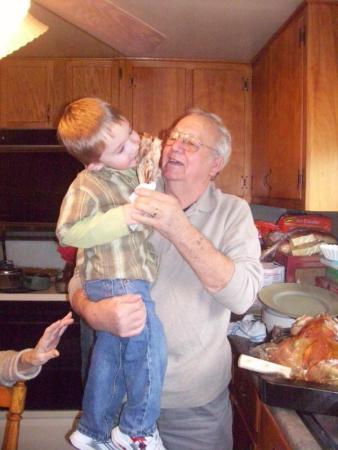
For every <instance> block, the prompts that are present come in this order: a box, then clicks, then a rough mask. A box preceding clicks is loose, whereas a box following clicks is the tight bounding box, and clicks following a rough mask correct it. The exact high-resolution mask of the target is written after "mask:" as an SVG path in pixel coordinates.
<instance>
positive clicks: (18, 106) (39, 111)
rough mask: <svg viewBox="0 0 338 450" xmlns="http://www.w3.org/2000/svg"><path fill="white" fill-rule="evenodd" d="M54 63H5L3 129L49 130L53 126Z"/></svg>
mask: <svg viewBox="0 0 338 450" xmlns="http://www.w3.org/2000/svg"><path fill="white" fill-rule="evenodd" d="M52 85H53V61H50V60H45V59H44V60H7V61H3V62H2V63H1V95H0V97H1V121H0V122H1V126H2V127H4V128H47V127H51V126H52V123H53V102H52V98H53V97H52Z"/></svg>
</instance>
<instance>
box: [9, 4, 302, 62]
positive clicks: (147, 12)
mask: <svg viewBox="0 0 338 450" xmlns="http://www.w3.org/2000/svg"><path fill="white" fill-rule="evenodd" d="M53 2H54V5H55V7H56V8H59V9H58V10H57V11H58V14H55V13H53V12H51V10H53ZM100 2H101V3H100ZM301 3H302V0H166V1H164V0H95V1H94V0H34V1H32V6H31V9H30V13H31V14H32V15H33V16H34V17H35V18H37V19H39V20H40V21H42V22H43V23H45V24H46V25H48V26H49V30H48V31H47V32H46V33H45V34H44V35H42V36H41V37H39V38H38V39H36V40H35V41H33V42H31V43H30V44H29V45H27V46H26V47H23V48H21V49H19V50H18V51H17V52H14V53H13V54H12V55H13V56H20V57H54V58H55V57H85V58H92V57H104V58H105V57H114V56H119V55H120V56H133V57H155V58H156V57H158V58H184V59H191V58H192V59H194V58H197V59H222V60H225V61H232V62H249V61H251V59H252V58H253V57H254V56H255V55H256V54H257V52H258V51H259V50H260V48H262V46H263V45H264V44H265V43H266V41H267V40H268V39H269V37H271V36H272V34H273V33H274V32H275V31H276V30H277V29H278V28H279V26H280V25H281V24H282V23H283V22H284V21H285V20H286V19H287V18H288V17H289V16H290V15H291V14H292V13H293V11H294V10H295V9H296V8H297V7H298V5H300V4H301ZM42 5H44V6H42ZM47 5H48V9H47ZM70 5H71V8H72V10H73V13H74V14H73V17H74V18H73V17H72V16H71V14H69V11H68V16H67V15H66V14H64V11H63V9H62V8H63V6H64V9H65V8H66V7H68V9H69V7H70ZM85 5H87V6H88V7H90V8H92V9H91V11H90V12H89V11H87V10H86V9H85V8H86V6H85ZM101 6H102V8H100V7H101ZM109 7H111V9H112V8H114V11H115V13H116V11H118V12H119V14H122V15H123V14H125V16H126V17H128V18H129V19H133V20H134V24H133V25H132V27H133V29H132V30H131V31H130V32H129V33H128V29H127V27H125V29H122V28H121V29H119V28H118V27H117V25H121V24H122V25H124V22H123V21H121V23H119V24H114V22H113V21H112V20H111V19H110V18H109V15H108V14H106V8H109ZM115 7H118V9H116V8H115ZM101 9H102V11H101ZM55 10H56V9H54V11H55ZM112 12H113V11H112ZM126 13H128V15H127V14H126ZM62 17H63V18H62ZM65 18H66V19H65ZM89 18H90V21H89V22H87V23H86V22H84V24H83V25H81V19H85V20H88V19H89ZM135 19H136V21H135ZM88 24H89V25H90V26H89V25H88ZM113 24H114V26H113ZM138 26H140V27H141V30H142V26H143V28H144V30H145V32H146V31H148V30H150V34H149V35H147V34H146V33H142V31H141V32H140V34H139V37H140V40H141V41H143V42H144V43H146V41H147V40H148V39H149V38H150V37H154V36H155V38H158V39H157V40H156V39H155V41H153V42H152V44H151V45H149V46H147V45H144V46H143V48H142V45H136V44H139V40H138V39H137V38H135V37H134V36H133V37H132V39H129V40H131V44H133V42H134V44H135V45H134V47H133V46H132V48H128V47H127V48H126V46H124V45H123V44H124V43H125V42H126V41H128V38H129V37H130V36H131V35H132V34H133V31H134V30H135V27H136V28H138ZM97 30H99V31H100V32H101V31H103V33H96V31H97ZM129 30H130V29H129ZM123 32H124V33H125V35H124V36H123ZM148 36H149V37H148ZM140 47H141V48H140ZM147 47H148V48H147Z"/></svg>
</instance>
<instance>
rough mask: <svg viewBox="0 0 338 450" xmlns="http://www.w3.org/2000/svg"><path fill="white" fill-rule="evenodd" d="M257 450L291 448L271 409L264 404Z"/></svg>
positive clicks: (288, 449) (285, 449)
mask: <svg viewBox="0 0 338 450" xmlns="http://www.w3.org/2000/svg"><path fill="white" fill-rule="evenodd" d="M257 450H291V448H290V446H289V444H288V443H287V441H286V439H285V437H284V436H283V433H282V432H281V430H280V429H279V427H278V425H277V423H276V421H275V419H274V417H273V415H272V414H271V412H270V411H269V409H268V408H267V407H266V406H265V405H263V404H262V408H261V418H260V432H259V433H258V435H257Z"/></svg>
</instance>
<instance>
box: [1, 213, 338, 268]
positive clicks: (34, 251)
mask: <svg viewBox="0 0 338 450" xmlns="http://www.w3.org/2000/svg"><path fill="white" fill-rule="evenodd" d="M250 206H251V211H252V214H253V216H254V218H255V219H256V220H266V221H269V222H273V223H275V222H276V221H277V220H278V218H279V217H280V216H281V215H282V214H284V213H286V212H288V211H287V210H286V209H283V208H273V207H270V206H263V205H250ZM289 212H291V211H289ZM321 214H325V215H327V216H329V217H331V219H332V233H333V234H334V235H335V236H336V237H337V238H338V212H337V213H336V212H334V213H332V212H331V213H321ZM56 247H57V245H56V242H55V241H53V240H43V239H41V240H39V241H38V240H34V241H30V240H27V241H25V240H17V241H16V240H8V241H6V251H7V259H10V260H12V261H13V262H14V264H15V265H17V266H20V267H40V268H55V269H62V268H63V267H64V261H63V260H62V258H61V257H60V255H59V254H58V252H57V250H56ZM1 253H2V251H1ZM1 258H2V255H1Z"/></svg>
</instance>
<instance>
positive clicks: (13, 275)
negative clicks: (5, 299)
mask: <svg viewBox="0 0 338 450" xmlns="http://www.w3.org/2000/svg"><path fill="white" fill-rule="evenodd" d="M22 286H23V270H22V269H20V268H18V267H14V264H13V261H9V260H6V259H5V260H3V261H0V289H1V290H5V289H20V288H22Z"/></svg>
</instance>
